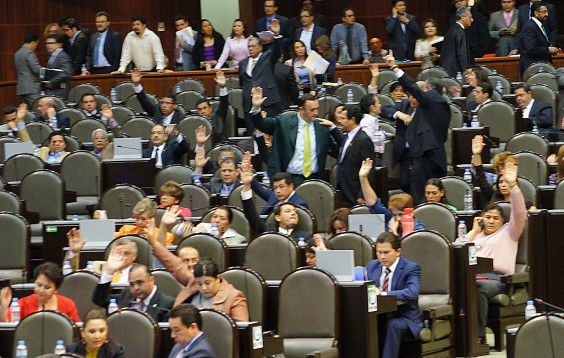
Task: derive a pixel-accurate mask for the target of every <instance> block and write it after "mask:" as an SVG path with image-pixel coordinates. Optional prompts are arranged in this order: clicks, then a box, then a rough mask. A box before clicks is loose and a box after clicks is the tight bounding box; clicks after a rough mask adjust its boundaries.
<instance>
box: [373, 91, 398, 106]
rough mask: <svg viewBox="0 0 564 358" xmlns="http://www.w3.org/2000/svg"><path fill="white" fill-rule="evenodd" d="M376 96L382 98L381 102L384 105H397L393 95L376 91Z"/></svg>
mask: <svg viewBox="0 0 564 358" xmlns="http://www.w3.org/2000/svg"><path fill="white" fill-rule="evenodd" d="M376 97H378V99H379V100H380V104H381V105H382V106H395V105H396V103H395V102H394V100H393V99H392V97H390V96H389V95H387V94H382V93H376Z"/></svg>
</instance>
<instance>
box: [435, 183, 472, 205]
mask: <svg viewBox="0 0 564 358" xmlns="http://www.w3.org/2000/svg"><path fill="white" fill-rule="evenodd" d="M441 182H442V183H443V186H444V187H445V197H446V199H447V201H448V202H449V204H450V205H452V206H454V207H455V208H456V210H465V208H464V194H466V191H467V190H469V191H470V193H472V195H474V189H473V187H472V184H469V183H467V182H465V181H464V179H462V178H461V177H457V176H446V177H442V178H441Z"/></svg>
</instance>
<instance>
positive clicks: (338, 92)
mask: <svg viewBox="0 0 564 358" xmlns="http://www.w3.org/2000/svg"><path fill="white" fill-rule="evenodd" d="M349 89H350V90H352V94H353V102H359V101H360V99H361V98H362V96H364V95H365V94H367V93H368V91H367V90H366V87H364V86H363V85H361V84H359V83H355V82H348V83H345V84H343V85H341V86H339V87H337V88H336V89H335V96H337V97H339V98H340V99H341V100H343V101H347V93H348V91H349Z"/></svg>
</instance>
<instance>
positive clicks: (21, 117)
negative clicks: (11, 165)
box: [0, 103, 31, 159]
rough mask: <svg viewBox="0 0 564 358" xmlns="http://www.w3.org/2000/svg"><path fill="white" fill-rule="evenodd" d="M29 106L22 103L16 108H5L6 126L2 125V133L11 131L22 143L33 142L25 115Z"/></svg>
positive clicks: (10, 106)
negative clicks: (26, 125) (26, 124)
mask: <svg viewBox="0 0 564 358" xmlns="http://www.w3.org/2000/svg"><path fill="white" fill-rule="evenodd" d="M26 112H27V105H26V104H24V103H22V104H20V105H19V106H18V108H16V107H15V106H12V105H9V106H6V107H5V108H4V122H5V123H4V124H2V125H0V131H10V132H11V135H12V136H14V137H17V138H18V139H19V140H20V141H21V142H31V138H30V137H29V133H28V132H27V128H26V127H25V114H26ZM6 159H8V158H6Z"/></svg>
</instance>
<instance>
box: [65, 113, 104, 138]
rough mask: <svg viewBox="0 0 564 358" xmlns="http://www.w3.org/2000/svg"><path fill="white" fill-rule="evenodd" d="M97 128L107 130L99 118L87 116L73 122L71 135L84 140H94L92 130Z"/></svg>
mask: <svg viewBox="0 0 564 358" xmlns="http://www.w3.org/2000/svg"><path fill="white" fill-rule="evenodd" d="M96 129H102V130H104V131H105V130H106V126H105V125H104V123H102V122H100V121H99V120H97V119H92V118H86V119H83V120H81V121H78V122H76V123H75V124H73V126H72V127H71V129H70V135H72V136H73V137H76V138H78V139H79V140H81V141H82V142H92V132H94V130H96Z"/></svg>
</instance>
